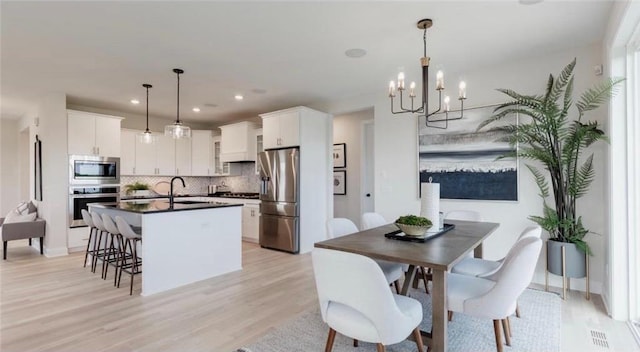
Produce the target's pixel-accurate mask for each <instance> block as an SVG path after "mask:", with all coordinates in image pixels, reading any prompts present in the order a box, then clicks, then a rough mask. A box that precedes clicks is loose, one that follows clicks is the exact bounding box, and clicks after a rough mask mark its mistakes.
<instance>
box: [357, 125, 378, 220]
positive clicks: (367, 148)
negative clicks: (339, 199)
mask: <svg viewBox="0 0 640 352" xmlns="http://www.w3.org/2000/svg"><path fill="white" fill-rule="evenodd" d="M374 131H375V129H374V121H373V120H367V121H363V123H362V153H361V156H362V161H361V165H362V166H361V168H362V173H361V174H360V175H361V178H362V180H361V182H362V188H361V195H360V199H361V202H360V208H361V209H362V212H363V213H369V212H374V211H375V192H374V187H375V186H374V185H375V172H374V170H375V168H374V165H375V158H374V147H375V133H374Z"/></svg>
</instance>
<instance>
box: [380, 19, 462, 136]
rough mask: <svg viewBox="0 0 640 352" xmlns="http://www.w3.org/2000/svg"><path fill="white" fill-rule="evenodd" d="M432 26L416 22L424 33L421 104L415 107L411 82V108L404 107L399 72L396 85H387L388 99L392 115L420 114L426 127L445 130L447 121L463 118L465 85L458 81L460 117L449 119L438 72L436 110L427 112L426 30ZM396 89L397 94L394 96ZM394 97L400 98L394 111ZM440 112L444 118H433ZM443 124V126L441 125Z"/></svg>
mask: <svg viewBox="0 0 640 352" xmlns="http://www.w3.org/2000/svg"><path fill="white" fill-rule="evenodd" d="M432 25H433V21H432V20H430V19H428V18H427V19H422V20H420V21H418V24H417V26H418V28H419V29H422V30H423V31H424V34H423V36H422V41H423V44H424V56H423V57H422V58H420V64H421V65H422V103H421V104H420V106H419V107H417V108H416V107H415V105H414V104H415V102H414V99H415V97H416V83H415V82H411V83H410V84H409V99H411V108H408V107H405V106H404V103H403V95H404V91H405V90H406V88H405V78H404V72H400V73H399V74H398V81H397V84H396V82H394V81H391V82H390V83H389V99H391V112H392V113H393V114H403V113H412V114H420V115H419V117H421V116H424V117H425V122H426V126H427V127H434V128H441V129H446V128H447V127H448V126H449V121H452V120H460V119H462V118H463V117H464V101H465V99H467V85H466V83H465V82H464V81H460V85H459V86H458V88H459V90H458V100H460V110H459V111H460V116H455V117H449V113H450V112H452V111H451V109H450V105H449V103H450V98H449V96H445V97H444V99H442V91H443V90H444V75H443V73H442V71H438V72H437V73H436V90H437V91H438V109H437V110H435V111H432V112H429V95H428V94H427V83H428V82H429V60H430V58H429V57H428V56H427V28H430V27H431V26H432ZM396 87H397V94H396ZM396 95H399V96H400V110H398V111H395V110H394V108H393V101H394V100H395V97H396ZM443 100H444V107H443ZM441 110H444V116H445V117H444V118H443V117H438V116H434V114H436V113H439V112H440V111H441ZM443 123H444V124H443Z"/></svg>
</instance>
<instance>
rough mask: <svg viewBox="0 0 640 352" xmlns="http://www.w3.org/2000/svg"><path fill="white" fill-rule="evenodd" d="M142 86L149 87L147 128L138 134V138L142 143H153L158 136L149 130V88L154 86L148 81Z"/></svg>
mask: <svg viewBox="0 0 640 352" xmlns="http://www.w3.org/2000/svg"><path fill="white" fill-rule="evenodd" d="M142 86H143V87H145V88H146V89H147V128H146V129H145V130H144V132H142V133H139V134H138V140H139V141H140V143H144V144H152V143H154V142H155V141H156V136H155V135H153V134H151V131H149V88H151V87H153V86H152V85H150V84H148V83H145V84H143V85H142Z"/></svg>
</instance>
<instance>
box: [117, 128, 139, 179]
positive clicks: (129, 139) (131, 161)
mask: <svg viewBox="0 0 640 352" xmlns="http://www.w3.org/2000/svg"><path fill="white" fill-rule="evenodd" d="M137 134H138V132H137V131H133V130H124V129H123V130H122V131H121V134H120V150H122V151H124V152H123V153H122V156H120V174H121V175H135V174H136V153H135V150H136V138H137Z"/></svg>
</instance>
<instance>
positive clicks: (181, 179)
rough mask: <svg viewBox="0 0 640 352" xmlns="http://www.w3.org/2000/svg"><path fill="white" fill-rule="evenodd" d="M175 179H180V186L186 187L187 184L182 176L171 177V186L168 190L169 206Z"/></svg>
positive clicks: (171, 204)
mask: <svg viewBox="0 0 640 352" xmlns="http://www.w3.org/2000/svg"><path fill="white" fill-rule="evenodd" d="M176 179H177V180H180V181H182V187H187V185H185V184H184V179H183V178H182V177H180V176H175V177H174V178H172V179H171V188H170V191H169V207H171V208H173V181H175V180H176Z"/></svg>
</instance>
